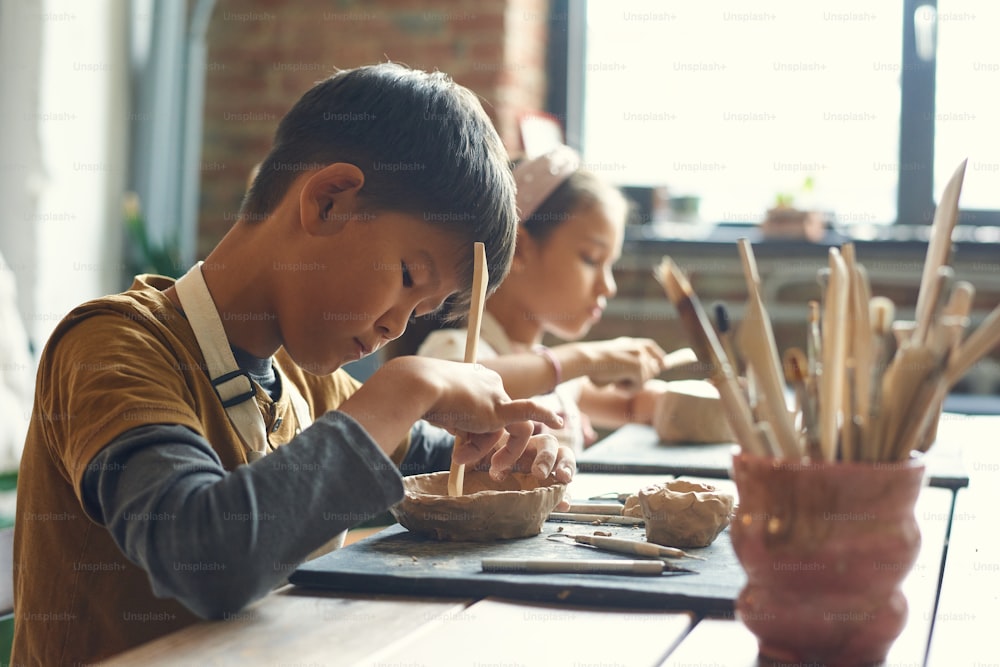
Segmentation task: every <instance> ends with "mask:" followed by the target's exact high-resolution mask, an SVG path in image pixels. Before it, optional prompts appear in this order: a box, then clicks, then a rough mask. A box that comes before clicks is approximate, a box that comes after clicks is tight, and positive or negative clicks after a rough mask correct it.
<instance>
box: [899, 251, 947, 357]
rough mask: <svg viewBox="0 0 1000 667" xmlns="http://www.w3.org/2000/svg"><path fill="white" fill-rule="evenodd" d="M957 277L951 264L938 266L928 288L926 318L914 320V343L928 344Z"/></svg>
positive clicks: (911, 340)
mask: <svg viewBox="0 0 1000 667" xmlns="http://www.w3.org/2000/svg"><path fill="white" fill-rule="evenodd" d="M954 279H955V270H954V269H952V268H951V267H950V266H941V267H938V270H937V273H935V274H934V277H933V279H932V280H931V286H930V288H929V289H928V290H927V297H926V302H927V312H928V313H929V315H928V316H927V317H925V318H923V319H922V320H921V319H917V320H916V321H915V322H914V328H913V333H912V334H911V335H910V343H911V344H912V345H926V344H927V339H928V337H929V336H930V335H931V332H932V331H934V330H935V329H936V327H937V325H938V323H939V322H940V317H941V313H942V311H943V310H944V304H945V300H946V299H947V298H948V292H949V291H950V290H951V283H952V282H953V281H954Z"/></svg>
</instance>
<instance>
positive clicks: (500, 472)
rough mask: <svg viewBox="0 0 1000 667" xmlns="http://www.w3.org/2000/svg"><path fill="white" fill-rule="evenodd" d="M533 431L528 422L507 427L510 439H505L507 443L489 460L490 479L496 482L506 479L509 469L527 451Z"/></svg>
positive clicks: (532, 426) (532, 425) (531, 425)
mask: <svg viewBox="0 0 1000 667" xmlns="http://www.w3.org/2000/svg"><path fill="white" fill-rule="evenodd" d="M533 430H534V424H532V423H531V422H530V421H523V422H516V423H513V424H509V425H508V426H507V432H508V433H510V437H509V438H508V439H507V443H506V444H505V445H504V446H503V447H501V448H500V449H498V450H497V451H496V453H495V454H493V458H491V459H490V477H492V478H493V479H495V480H497V481H501V480H503V479H505V478H506V477H507V474H508V473H509V472H510V470H511V468H513V467H514V464H516V463H517V460H518V459H520V458H521V454H523V453H524V450H525V449H527V447H528V442H529V441H530V440H531V433H532V431H533Z"/></svg>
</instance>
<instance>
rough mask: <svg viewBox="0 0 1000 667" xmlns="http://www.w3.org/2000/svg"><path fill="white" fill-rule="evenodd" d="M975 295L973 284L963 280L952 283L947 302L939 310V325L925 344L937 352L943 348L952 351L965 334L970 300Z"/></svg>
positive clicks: (970, 308) (970, 305) (956, 347)
mask: <svg viewBox="0 0 1000 667" xmlns="http://www.w3.org/2000/svg"><path fill="white" fill-rule="evenodd" d="M975 296H976V288H975V286H974V285H973V284H972V283H970V282H968V281H965V280H959V281H958V282H956V283H955V284H954V286H953V287H952V290H951V295H950V296H949V297H948V303H946V304H945V305H944V308H943V309H942V310H941V326H939V327H937V328H936V329H935V330H934V331H932V332H931V337H930V339H929V340H928V342H927V344H928V345H930V346H931V348H932V349H934V350H935V351H938V352H943V351H944V350H945V349H949V350H951V352H954V351H955V350H956V349H958V345H959V343H961V342H962V338H963V336H964V335H965V330H966V329H967V328H968V326H969V312H971V310H972V300H973V298H975Z"/></svg>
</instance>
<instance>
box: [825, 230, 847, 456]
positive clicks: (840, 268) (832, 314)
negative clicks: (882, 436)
mask: <svg viewBox="0 0 1000 667" xmlns="http://www.w3.org/2000/svg"><path fill="white" fill-rule="evenodd" d="M849 292H850V278H849V277H848V273H847V266H846V264H845V263H844V259H843V258H842V257H841V256H840V251H839V250H837V249H836V248H830V283H829V286H828V287H827V290H826V298H825V299H824V309H825V310H824V313H823V376H822V380H821V382H820V392H819V398H820V407H819V425H820V429H819V441H820V448H821V449H822V452H823V459H824V460H826V461H833V460H835V459H836V456H837V434H838V419H839V416H840V412H841V406H842V404H843V398H844V375H845V373H846V364H845V360H846V351H847V340H846V339H847V295H848V294H849Z"/></svg>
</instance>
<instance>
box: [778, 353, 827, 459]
mask: <svg viewBox="0 0 1000 667" xmlns="http://www.w3.org/2000/svg"><path fill="white" fill-rule="evenodd" d="M782 362H783V363H782V367H783V368H784V371H785V382H786V383H787V384H788V386H790V387H791V388H792V391H794V392H795V402H796V403H797V404H798V410H799V413H800V415H801V417H802V424H801V429H802V433H803V439H804V440H805V444H804V446H802V447H801V449H802V451H803V452H805V453H806V454H807V455H808V456H809V457H810V458H817V457H819V456H820V449H819V430H818V426H819V425H818V423H817V420H816V412H817V407H818V406H817V405H816V391H815V384H816V378H814V377H811V376H810V375H809V370H808V360H807V359H806V353H805V352H803V351H802V350H801V349H799V348H797V347H790V348H788V349H787V350H785V353H784V355H782Z"/></svg>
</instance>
